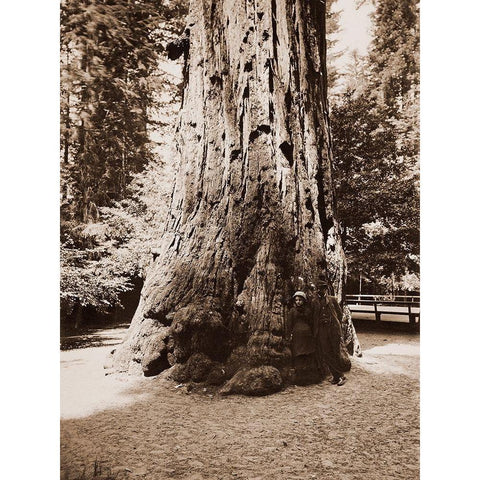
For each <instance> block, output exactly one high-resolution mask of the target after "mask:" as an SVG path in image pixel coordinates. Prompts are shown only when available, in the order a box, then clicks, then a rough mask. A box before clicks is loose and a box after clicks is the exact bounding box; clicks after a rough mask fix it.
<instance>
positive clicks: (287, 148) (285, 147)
mask: <svg viewBox="0 0 480 480" xmlns="http://www.w3.org/2000/svg"><path fill="white" fill-rule="evenodd" d="M280 150H281V151H282V153H283V155H284V156H285V158H286V159H287V161H288V164H289V165H290V166H293V145H292V144H291V143H288V142H282V144H281V145H280Z"/></svg>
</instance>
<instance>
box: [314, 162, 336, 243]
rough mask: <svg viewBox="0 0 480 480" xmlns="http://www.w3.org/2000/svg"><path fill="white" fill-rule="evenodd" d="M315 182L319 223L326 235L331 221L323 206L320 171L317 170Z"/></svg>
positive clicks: (331, 224)
mask: <svg viewBox="0 0 480 480" xmlns="http://www.w3.org/2000/svg"><path fill="white" fill-rule="evenodd" d="M315 180H316V181H317V185H318V213H319V215H320V223H321V225H322V231H323V234H324V235H326V234H327V232H328V231H329V230H330V228H332V227H333V219H332V218H331V217H327V214H326V204H325V190H324V188H323V176H322V171H321V170H320V169H319V170H318V172H317V174H316V175H315Z"/></svg>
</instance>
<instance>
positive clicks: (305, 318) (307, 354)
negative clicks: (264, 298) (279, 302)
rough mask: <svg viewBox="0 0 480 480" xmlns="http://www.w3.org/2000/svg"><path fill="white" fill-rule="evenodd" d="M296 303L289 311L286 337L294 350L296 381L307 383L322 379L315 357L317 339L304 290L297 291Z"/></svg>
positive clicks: (301, 383)
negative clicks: (315, 338) (314, 334)
mask: <svg viewBox="0 0 480 480" xmlns="http://www.w3.org/2000/svg"><path fill="white" fill-rule="evenodd" d="M293 301H294V305H293V307H292V308H291V309H290V311H289V312H288V316H287V322H286V329H285V330H286V337H287V340H288V341H289V342H290V347H291V350H292V359H293V366H294V368H295V383H296V384H297V385H307V384H311V383H316V382H318V381H320V372H319V371H318V367H317V361H316V358H315V340H314V338H313V328H312V327H313V324H312V310H311V308H310V306H309V305H307V296H306V294H305V293H304V292H300V291H299V292H295V294H294V296H293Z"/></svg>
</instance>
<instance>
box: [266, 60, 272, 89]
mask: <svg viewBox="0 0 480 480" xmlns="http://www.w3.org/2000/svg"><path fill="white" fill-rule="evenodd" d="M266 66H267V67H268V89H269V90H270V93H273V68H272V60H271V59H270V58H269V59H268V60H267V65H266Z"/></svg>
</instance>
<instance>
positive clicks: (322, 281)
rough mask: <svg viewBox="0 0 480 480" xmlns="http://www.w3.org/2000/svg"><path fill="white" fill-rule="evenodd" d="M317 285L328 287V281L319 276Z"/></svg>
mask: <svg viewBox="0 0 480 480" xmlns="http://www.w3.org/2000/svg"><path fill="white" fill-rule="evenodd" d="M317 287H319V288H321V287H328V282H327V281H326V280H325V279H323V278H321V279H320V280H319V281H318V282H317Z"/></svg>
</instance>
